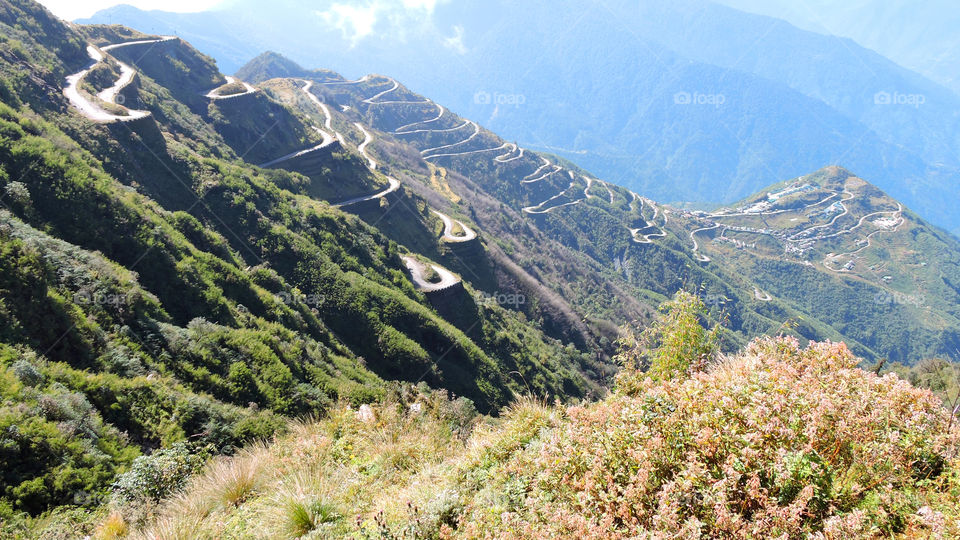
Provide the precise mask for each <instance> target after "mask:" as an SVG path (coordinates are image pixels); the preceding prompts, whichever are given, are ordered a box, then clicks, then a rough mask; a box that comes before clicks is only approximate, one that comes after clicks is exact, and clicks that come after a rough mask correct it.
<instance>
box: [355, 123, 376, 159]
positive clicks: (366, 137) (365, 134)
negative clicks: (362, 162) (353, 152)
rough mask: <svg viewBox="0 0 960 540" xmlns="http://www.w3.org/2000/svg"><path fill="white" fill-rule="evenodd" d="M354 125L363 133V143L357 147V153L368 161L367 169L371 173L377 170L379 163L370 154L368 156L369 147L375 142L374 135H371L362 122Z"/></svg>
mask: <svg viewBox="0 0 960 540" xmlns="http://www.w3.org/2000/svg"><path fill="white" fill-rule="evenodd" d="M353 125H354V126H356V128H357V129H359V130H360V133H363V142H362V143H360V146H358V147H357V151H358V152H360V155H361V156H363V158H364V159H366V160H367V167H368V168H369V169H370V170H371V171H375V170H377V162H376V161H374V160H373V158H372V157H370V155H369V154H367V145H368V144H370V143H372V142H373V135H371V134H370V132H369V131H367V130H366V128H364V127H363V124H361V123H360V122H354V123H353Z"/></svg>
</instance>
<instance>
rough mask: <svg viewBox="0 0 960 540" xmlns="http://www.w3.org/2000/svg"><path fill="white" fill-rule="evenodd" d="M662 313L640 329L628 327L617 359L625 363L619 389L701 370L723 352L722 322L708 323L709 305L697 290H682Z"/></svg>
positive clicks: (619, 377)
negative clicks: (644, 327) (693, 292)
mask: <svg viewBox="0 0 960 540" xmlns="http://www.w3.org/2000/svg"><path fill="white" fill-rule="evenodd" d="M658 309H659V311H660V312H661V313H662V315H661V317H660V318H658V319H657V320H656V321H654V322H653V323H652V324H651V325H650V326H649V327H647V328H646V329H644V330H642V331H638V329H637V328H636V327H625V328H624V332H623V337H621V338H620V340H619V341H618V345H619V347H620V349H619V352H618V353H617V355H616V356H615V357H614V359H615V360H616V361H617V362H618V363H620V364H621V365H622V366H623V370H622V371H621V373H620V374H619V375H618V376H617V381H616V386H617V390H618V391H621V392H623V393H626V394H630V393H631V389H636V388H637V385H638V384H639V383H640V382H641V381H642V380H643V379H644V378H646V377H651V378H652V379H654V380H666V379H672V378H675V377H686V376H688V375H689V374H690V373H692V372H694V371H700V370H702V369H703V368H704V367H706V365H707V364H708V363H709V362H710V361H711V360H713V359H714V358H715V357H716V356H717V354H718V353H719V352H720V330H721V328H720V326H718V325H714V326H712V327H709V328H708V327H706V326H705V325H704V324H703V323H704V322H706V321H707V307H706V305H705V304H704V303H703V301H702V300H701V299H700V298H699V297H697V296H696V295H694V294H691V293H689V292H686V291H679V292H677V294H675V295H674V297H673V299H671V300H669V301H667V302H664V303H663V304H661V305H660V307H659V308H658Z"/></svg>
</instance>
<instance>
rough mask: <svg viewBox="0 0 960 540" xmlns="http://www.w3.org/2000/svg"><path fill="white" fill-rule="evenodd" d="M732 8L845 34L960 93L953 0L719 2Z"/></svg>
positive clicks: (959, 43)
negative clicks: (918, 0)
mask: <svg viewBox="0 0 960 540" xmlns="http://www.w3.org/2000/svg"><path fill="white" fill-rule="evenodd" d="M718 3H720V4H724V5H727V6H730V7H733V8H737V9H742V10H744V11H749V12H751V13H759V14H763V15H769V16H772V17H779V18H781V19H784V20H787V21H790V22H791V23H792V24H795V25H796V26H799V27H801V28H803V29H805V30H812V31H814V32H820V33H822V34H828V35H834V36H841V37H847V38H851V39H853V40H855V41H856V42H857V43H860V44H861V45H863V46H864V47H868V48H870V49H873V50H875V51H877V52H878V53H880V54H882V55H884V56H886V57H888V58H890V59H891V60H893V61H894V62H897V63H898V64H900V65H902V66H904V67H907V68H910V69H912V70H915V71H917V72H919V73H921V74H923V75H924V76H926V77H928V78H929V79H930V80H933V81H936V82H938V83H940V84H942V85H944V86H946V87H947V88H950V89H951V90H953V91H954V92H958V93H960V35H958V34H957V27H958V26H960V12H958V11H957V9H956V7H957V4H956V2H953V1H952V0H928V1H926V2H910V1H907V0H860V1H857V2H847V1H842V0H807V1H804V2H792V1H789V0H719V2H718Z"/></svg>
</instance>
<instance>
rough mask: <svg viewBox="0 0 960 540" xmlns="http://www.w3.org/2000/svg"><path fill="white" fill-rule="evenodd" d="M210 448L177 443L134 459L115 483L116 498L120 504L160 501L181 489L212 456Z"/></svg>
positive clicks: (114, 495)
mask: <svg viewBox="0 0 960 540" xmlns="http://www.w3.org/2000/svg"><path fill="white" fill-rule="evenodd" d="M211 450H212V449H211V448H201V449H196V448H193V447H192V446H191V445H189V444H186V443H176V444H173V445H171V446H170V447H168V448H162V449H160V450H157V451H156V452H154V453H153V454H150V455H149V456H140V457H138V458H137V459H135V460H134V461H133V465H132V466H131V467H130V470H129V471H128V472H125V473H123V474H121V475H120V476H119V477H117V481H116V482H114V484H113V486H112V493H113V498H114V501H116V502H117V503H119V504H120V505H136V504H138V503H150V502H158V501H160V499H162V498H164V497H166V496H168V495H170V494H171V493H175V492H176V491H179V490H180V489H182V488H183V487H184V486H185V485H186V483H187V480H188V479H189V478H190V475H192V474H193V473H195V472H197V471H198V470H199V469H200V467H202V466H203V464H204V463H206V461H207V459H209V458H210V456H211Z"/></svg>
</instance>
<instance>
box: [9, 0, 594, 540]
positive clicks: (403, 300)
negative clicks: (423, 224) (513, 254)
mask: <svg viewBox="0 0 960 540" xmlns="http://www.w3.org/2000/svg"><path fill="white" fill-rule="evenodd" d="M0 35H2V38H3V39H2V42H0V58H2V61H0V72H2V73H4V74H5V78H4V80H3V82H4V84H3V88H4V92H3V94H2V96H0V97H2V99H3V104H2V105H0V132H2V134H3V137H2V138H0V164H2V167H0V196H2V199H0V201H2V204H3V208H2V209H0V251H2V253H3V256H2V257H0V267H2V268H0V432H2V435H0V437H2V444H0V469H2V471H3V473H2V476H0V522H2V526H3V527H4V529H3V530H4V532H3V533H0V535H2V536H5V537H6V536H7V535H8V534H13V531H16V530H19V529H18V528H19V527H21V526H22V525H23V524H25V523H31V522H33V521H31V519H30V516H40V515H58V514H57V512H56V511H54V512H53V513H52V514H45V513H47V512H48V511H51V510H52V509H54V508H58V507H62V506H63V505H78V506H79V507H80V508H79V510H78V512H80V513H82V512H84V511H85V510H84V508H87V507H96V506H97V505H98V503H99V502H101V501H102V500H103V497H104V496H105V495H106V493H107V491H108V487H109V485H110V484H111V482H113V480H114V479H115V476H116V474H117V473H119V472H122V471H123V470H125V469H127V468H128V467H129V466H130V464H131V462H132V461H133V460H134V459H135V458H136V457H137V456H138V455H140V454H141V453H149V452H152V451H154V450H157V449H160V448H172V447H174V446H175V445H176V443H185V444H186V447H188V448H191V449H193V450H195V451H201V450H202V451H203V452H206V453H208V454H209V453H211V452H212V453H213V454H217V453H231V452H233V451H234V449H235V448H236V447H237V446H239V445H242V444H246V443H248V442H250V441H252V440H254V439H260V438H264V437H269V436H270V435H272V434H273V433H275V432H276V431H278V430H282V429H284V427H285V426H286V421H285V420H284V419H283V417H297V416H310V415H320V414H323V413H324V411H326V410H328V408H330V407H331V406H332V405H333V404H335V403H338V402H347V403H353V404H354V405H359V404H361V403H365V402H369V401H375V400H378V399H379V398H381V397H382V396H383V395H384V394H385V393H386V392H387V391H388V390H389V389H391V388H396V387H398V386H399V384H400V381H409V382H424V383H426V384H428V385H429V386H430V387H433V388H437V389H441V390H443V391H444V392H447V391H449V392H450V393H453V394H455V395H457V396H462V397H463V398H464V400H465V401H464V403H466V404H467V405H468V406H469V407H471V408H472V407H476V408H477V409H479V410H481V411H484V412H491V413H495V412H496V411H497V410H499V409H500V408H501V407H503V406H505V405H507V404H508V403H510V402H512V401H513V400H514V399H516V397H517V396H519V395H522V394H524V393H527V392H530V393H536V394H537V395H544V396H553V397H556V398H558V399H562V400H565V399H575V398H577V397H583V396H587V395H599V394H601V393H602V392H603V390H602V389H601V387H600V386H599V384H598V382H599V381H600V380H602V379H603V378H604V377H606V376H608V375H609V374H610V372H611V369H610V367H609V364H608V363H607V362H606V361H604V359H603V357H602V355H601V354H600V352H599V348H598V346H597V345H596V344H595V343H590V344H584V345H582V346H581V349H580V350H577V349H576V348H574V347H572V346H567V345H566V344H565V343H563V342H561V341H559V340H557V339H555V338H552V337H548V336H547V335H546V334H545V333H544V330H543V329H542V328H541V326H540V325H538V324H535V323H531V322H530V321H528V320H527V319H526V318H525V316H524V315H523V314H521V313H519V312H517V311H514V310H511V309H505V307H504V306H507V307H509V305H508V304H506V303H500V302H497V301H493V302H487V301H484V299H485V298H486V296H485V295H482V294H480V292H479V290H478V289H476V288H474V286H473V285H472V284H471V283H470V281H471V280H470V277H469V276H465V277H466V279H463V278H461V277H460V276H453V282H452V283H450V284H449V285H450V286H443V287H440V286H439V285H437V284H436V282H435V280H434V276H432V275H426V276H421V275H419V274H417V273H416V272H411V271H410V270H409V268H408V264H407V263H406V261H407V260H409V259H410V258H412V257H419V258H420V259H422V260H424V261H428V262H430V259H429V257H430V255H431V253H439V252H440V251H441V250H443V249H444V248H445V245H446V244H445V243H444V241H443V239H442V237H441V235H440V233H439V231H437V234H436V235H435V234H434V231H433V230H431V229H427V230H426V237H425V238H422V239H420V240H419V241H420V244H422V245H423V246H428V247H430V250H432V252H428V253H426V254H419V253H416V252H412V251H410V249H409V248H407V247H405V246H403V245H400V244H398V243H397V242H396V241H393V240H391V239H389V238H388V237H386V236H384V235H383V234H382V233H381V232H379V231H378V230H377V229H376V228H374V227H373V226H371V225H368V224H366V223H364V221H362V220H360V219H358V218H357V217H356V216H354V215H352V214H349V213H347V212H345V211H344V210H341V208H343V209H350V208H353V207H355V206H360V207H363V206H364V204H363V203H372V204H370V208H368V209H367V210H366V211H367V212H368V213H376V212H381V213H384V214H389V213H390V210H391V208H392V205H406V206H409V207H411V208H420V209H421V210H420V211H421V213H422V215H425V216H432V215H433V214H430V212H429V210H428V209H427V207H426V206H425V204H426V203H424V202H423V201H422V200H420V199H419V198H417V197H415V196H414V195H412V194H407V193H406V192H405V190H403V189H398V190H396V191H395V193H394V194H392V195H391V196H390V197H382V198H381V197H377V196H375V195H376V194H373V195H365V196H362V197H360V198H359V199H355V200H342V201H339V202H337V203H336V204H328V203H327V202H324V201H321V200H318V199H316V198H314V197H312V196H311V195H312V194H315V192H316V191H317V190H318V189H319V188H318V187H316V186H317V185H320V184H330V183H334V182H337V183H350V182H352V183H354V188H353V189H354V190H357V191H362V190H364V189H365V186H371V187H372V188H373V189H376V190H381V189H383V188H382V187H380V186H384V185H389V186H393V185H394V180H392V179H389V178H387V177H385V176H383V175H381V174H380V172H379V171H377V170H376V164H375V163H369V162H368V160H367V158H366V157H365V156H364V155H363V152H362V149H361V151H360V152H359V153H358V154H355V153H354V151H353V150H347V149H345V148H344V147H343V146H340V145H339V144H336V145H334V143H333V142H330V141H329V140H328V138H327V136H326V135H325V134H324V133H325V132H324V131H323V129H322V128H320V127H318V126H316V125H314V122H313V120H311V119H310V118H308V117H307V116H306V115H303V114H301V113H299V112H297V111H296V110H294V109H292V108H290V107H287V106H285V105H284V104H282V103H279V102H277V101H274V100H272V99H271V98H269V97H268V96H266V95H265V94H264V93H263V92H262V91H261V90H260V89H256V88H254V87H252V86H250V85H248V84H245V83H243V82H241V81H227V80H226V78H224V77H223V76H222V75H220V74H219V73H216V71H215V70H212V66H213V63H212V61H211V60H210V59H209V58H206V57H204V56H202V55H200V54H199V53H198V52H197V51H196V50H194V49H193V48H192V47H190V46H189V45H187V44H186V43H184V42H181V41H179V40H177V39H173V38H167V37H164V36H145V35H141V34H138V33H136V32H134V31H130V30H126V29H122V28H102V27H97V28H72V27H68V26H66V25H64V24H63V23H62V22H60V21H58V20H56V19H55V18H53V17H52V16H51V15H50V14H48V13H47V12H45V11H44V10H42V8H39V7H38V6H37V4H35V3H33V2H29V1H3V2H0ZM117 38H118V39H119V40H120V41H112V40H113V39H117ZM133 49H140V50H139V53H138V54H132V53H131V51H132V50H133ZM115 53H116V56H114V54H115ZM128 53H131V54H130V56H126V54H128ZM151 55H158V56H161V57H163V60H157V61H153V60H148V57H149V56H151ZM182 66H193V67H196V68H197V71H196V72H193V71H192V68H188V69H189V70H191V75H190V76H189V77H186V78H184V79H183V80H179V82H178V83H176V84H175V83H173V82H172V81H174V80H178V79H176V77H175V72H176V70H177V69H179V68H181V67H182ZM204 66H206V67H207V68H211V70H208V71H207V72H204V71H203V70H204V69H206V68H204ZM154 77H156V78H154ZM161 80H164V81H168V82H166V83H165V84H161V83H160V82H159V81H161ZM211 83H212V84H213V87H207V86H206V85H209V84H211ZM224 83H226V84H224ZM167 85H170V86H169V87H168V86H167ZM198 89H200V90H199V91H198ZM178 95H179V96H192V97H190V99H187V100H186V101H180V100H179V99H178V98H177V96H178ZM196 95H199V96H200V97H201V98H202V99H196ZM237 100H245V101H246V102H247V103H246V105H244V106H241V107H233V108H231V106H232V105H233V104H235V102H236V101H237ZM271 115H272V116H271ZM266 118H272V119H273V121H274V122H275V125H274V126H273V127H274V128H275V129H269V128H271V126H270V125H266V126H265V125H264V124H262V123H260V122H261V121H264V120H265V119H266ZM264 128H267V129H264ZM254 129H258V130H257V131H252V130H254ZM307 134H309V137H308V136H307ZM247 143H249V148H246V149H244V146H247ZM308 154H309V156H310V157H311V159H313V158H315V160H314V161H310V162H309V163H311V164H312V165H311V166H312V169H311V171H310V172H309V175H304V174H299V173H291V172H287V171H285V170H282V169H277V168H261V167H257V166H256V165H254V164H253V163H259V162H260V160H265V159H267V158H270V159H271V160H281V161H282V160H285V159H291V160H292V159H296V158H301V157H302V156H304V155H308ZM254 159H255V160H256V161H253V163H251V162H250V161H247V160H254ZM263 165H265V166H266V165H268V164H266V163H263ZM367 193H369V191H368V192H367ZM432 219H436V218H432ZM430 223H432V221H431V222H430ZM458 231H459V232H457V231H453V232H451V233H450V234H461V235H462V234H463V228H462V227H461V228H460V229H458ZM474 248H475V249H478V246H477V245H476V244H475V245H474ZM428 251H429V250H428Z"/></svg>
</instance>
